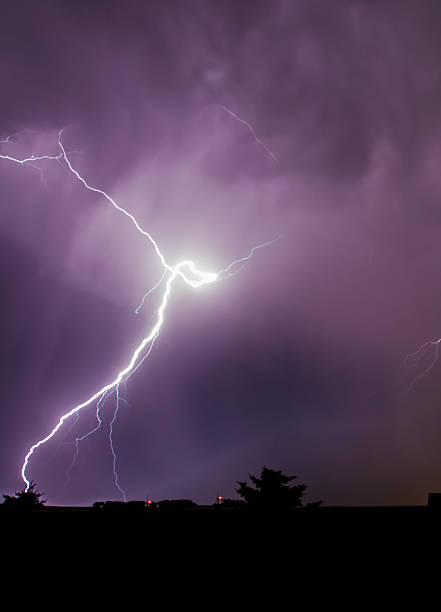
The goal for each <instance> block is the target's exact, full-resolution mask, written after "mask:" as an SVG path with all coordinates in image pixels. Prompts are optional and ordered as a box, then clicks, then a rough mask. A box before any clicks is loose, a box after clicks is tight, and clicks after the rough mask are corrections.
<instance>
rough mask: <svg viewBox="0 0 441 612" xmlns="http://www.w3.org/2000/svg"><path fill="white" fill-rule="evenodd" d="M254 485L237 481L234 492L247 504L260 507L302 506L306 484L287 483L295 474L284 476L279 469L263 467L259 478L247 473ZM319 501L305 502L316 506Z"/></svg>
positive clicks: (288, 507) (293, 478)
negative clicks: (291, 484)
mask: <svg viewBox="0 0 441 612" xmlns="http://www.w3.org/2000/svg"><path fill="white" fill-rule="evenodd" d="M249 478H250V480H251V482H252V483H253V484H254V485H255V486H254V487H252V486H250V485H248V484H247V483H246V482H245V481H244V482H241V481H238V482H237V484H238V485H239V487H238V488H237V489H236V492H237V493H239V495H240V496H241V497H243V499H244V500H245V502H246V504H247V505H248V506H254V507H260V508H268V509H269V508H286V509H292V508H301V507H303V501H302V497H303V494H304V492H305V490H306V485H304V484H298V485H294V486H290V485H289V483H290V482H291V481H293V480H295V479H296V478H297V477H296V476H285V475H284V474H282V471H281V470H271V469H269V468H267V467H265V466H264V467H263V468H262V471H261V474H260V478H257V477H256V476H252V475H251V474H249ZM320 503H321V502H315V503H314V504H307V506H308V507H312V506H318V505H320Z"/></svg>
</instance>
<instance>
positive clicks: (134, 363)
mask: <svg viewBox="0 0 441 612" xmlns="http://www.w3.org/2000/svg"><path fill="white" fill-rule="evenodd" d="M221 108H223V109H224V110H225V111H226V112H228V113H229V114H231V115H233V116H234V117H235V118H236V119H238V120H239V121H241V122H242V123H245V124H246V125H247V126H248V128H249V129H250V130H251V131H252V133H253V135H254V137H255V139H256V141H257V142H259V144H261V145H262V146H263V147H264V148H265V150H266V151H267V153H269V154H270V155H271V157H273V158H274V160H275V161H277V160H276V158H275V157H274V156H273V154H272V153H271V152H270V151H269V150H268V149H267V148H266V147H265V145H264V144H263V143H262V142H261V141H260V140H259V139H258V138H257V136H256V134H255V132H254V130H253V129H252V127H251V126H250V125H249V124H248V123H247V122H245V121H243V120H241V119H239V118H238V117H237V116H236V115H234V114H233V113H232V112H231V111H229V110H228V109H226V108H225V107H221ZM62 134H63V130H61V131H60V132H59V135H58V147H59V152H58V153H57V155H41V156H37V155H34V154H32V155H31V156H30V157H27V158H24V159H17V158H15V157H12V156H10V155H0V159H5V160H8V161H11V162H15V163H17V164H20V165H22V166H24V165H34V164H35V162H40V161H45V160H55V161H58V162H60V161H63V162H64V163H65V164H66V166H67V168H68V169H69V171H70V172H71V173H72V175H73V176H74V177H75V178H76V179H77V180H78V181H79V182H80V183H82V185H83V186H84V187H85V188H86V189H88V190H89V191H93V192H95V193H97V194H99V195H101V196H103V197H104V198H105V199H106V200H107V201H108V202H109V203H110V204H111V205H112V206H113V207H114V208H115V209H116V210H117V211H118V212H120V213H122V214H123V215H125V216H126V217H127V218H128V219H129V220H130V221H131V222H132V223H133V225H134V226H135V228H136V229H137V231H138V232H139V233H140V234H142V235H143V236H144V237H145V238H147V239H148V241H149V242H150V243H151V245H152V246H153V248H154V250H155V252H156V255H157V256H158V258H159V260H160V261H161V264H162V266H163V268H164V273H163V276H162V277H161V279H160V281H159V282H158V283H157V284H156V285H155V286H154V287H152V289H150V291H148V292H147V293H146V294H145V296H144V297H143V300H142V302H141V304H140V306H139V307H138V308H137V310H136V312H139V309H140V308H141V307H142V304H143V303H144V300H145V299H146V297H147V296H148V295H149V294H150V293H151V292H152V291H153V290H154V289H156V288H157V287H158V286H159V285H160V284H161V282H162V281H163V280H164V279H165V278H166V282H165V288H164V291H163V293H162V298H161V301H160V305H159V308H158V310H157V311H156V322H155V324H154V325H153V327H152V329H151V330H150V332H149V333H148V334H147V335H146V336H145V338H143V340H142V341H141V342H140V344H139V345H138V347H137V348H136V349H135V351H134V353H133V354H132V356H131V358H130V360H129V362H128V364H127V365H126V366H125V367H124V368H122V369H121V371H120V372H119V373H118V375H117V376H116V377H115V378H114V380H112V381H111V382H109V383H107V384H106V385H104V386H103V387H101V389H99V390H98V391H96V392H95V393H94V394H93V395H92V396H91V397H89V398H88V399H86V400H85V401H84V402H82V403H81V404H78V405H77V406H75V407H74V408H72V409H71V410H69V411H68V412H66V413H65V414H63V415H62V416H61V417H60V419H59V421H58V422H57V424H56V425H55V427H54V428H53V429H52V430H51V431H50V432H49V433H48V434H47V435H46V436H45V437H44V438H42V439H41V440H39V441H38V442H36V443H35V444H33V445H32V446H31V447H30V449H29V450H28V452H27V454H26V456H25V459H24V462H23V466H22V469H21V476H22V478H23V480H24V482H25V483H26V490H28V489H29V486H30V482H29V480H28V478H27V474H26V472H27V468H28V463H29V460H30V458H31V456H32V455H33V454H34V452H35V451H36V450H37V448H39V447H40V446H42V445H44V444H46V442H48V441H49V440H50V439H51V438H53V437H54V436H55V434H56V433H57V432H58V430H59V429H60V428H61V427H62V425H63V424H64V423H65V421H67V420H68V419H69V418H70V417H71V416H73V415H78V413H79V412H80V411H81V410H82V409H83V408H85V407H86V406H89V405H90V404H92V403H94V402H96V401H97V402H98V403H97V412H96V417H97V421H98V425H97V426H96V427H95V428H94V429H92V430H91V431H90V432H88V433H87V434H85V435H84V436H82V437H81V438H76V440H75V445H76V453H75V457H74V460H73V462H72V465H71V466H70V468H69V469H68V471H69V470H70V469H71V468H72V467H73V464H74V463H75V460H76V457H77V455H78V443H79V442H80V441H81V440H84V438H86V437H88V436H89V435H91V434H92V433H94V432H95V431H96V430H97V429H99V428H100V426H101V419H100V409H101V408H102V405H103V403H104V401H105V398H106V396H107V395H108V394H109V393H110V392H112V393H114V392H116V408H115V412H114V416H113V419H112V421H111V423H110V434H109V442H110V446H111V450H112V455H113V474H114V478H115V484H116V486H117V488H118V489H119V491H120V493H121V494H122V496H123V498H124V499H125V492H124V491H123V489H121V487H120V485H119V483H118V476H117V473H116V454H115V451H114V449H113V441H112V433H113V425H114V423H115V419H116V416H117V413H118V410H119V407H120V402H121V401H123V400H122V398H121V397H120V395H119V386H120V384H121V383H122V382H124V381H126V380H127V379H128V378H129V376H130V375H131V374H133V373H134V372H135V371H136V370H137V369H138V367H139V366H140V365H141V364H142V362H143V361H144V359H146V358H147V357H148V356H149V354H150V352H151V350H152V348H153V345H154V342H155V340H156V339H157V337H158V335H159V332H160V330H161V327H162V325H163V323H164V316H165V310H166V308H167V304H168V301H169V298H170V294H171V291H172V287H173V284H174V283H175V281H176V280H177V279H181V280H183V281H184V283H185V284H186V285H188V286H189V287H191V288H192V289H199V288H201V287H203V286H205V285H209V284H211V283H214V282H215V281H217V280H220V279H222V278H227V277H228V276H231V275H232V274H233V272H232V269H233V267H234V266H236V265H237V264H240V263H242V262H245V261H246V260H248V259H250V258H251V257H252V256H253V254H254V252H255V251H256V249H259V248H261V247H264V246H267V245H270V244H272V243H274V242H276V240H278V239H279V238H276V239H275V240H271V241H268V242H265V243H263V244H260V245H257V246H255V247H253V248H252V249H251V250H250V252H249V254H248V255H247V256H246V257H242V258H240V259H237V260H235V261H233V262H232V263H231V264H229V265H228V266H227V267H226V268H224V269H222V270H220V271H219V272H204V271H202V270H199V268H197V267H196V265H195V263H194V262H193V261H191V260H184V261H180V262H178V263H177V264H175V265H171V264H169V263H168V262H167V261H166V259H165V256H164V255H163V253H162V252H161V250H160V248H159V246H158V244H157V242H156V241H155V240H154V238H153V237H152V236H151V234H149V232H147V231H145V230H144V229H142V227H141V226H140V225H139V223H138V221H137V220H136V219H135V217H134V216H133V214H131V213H130V212H128V211H127V210H126V209H125V208H123V207H122V206H120V205H119V204H117V203H116V202H115V200H114V199H113V198H111V197H110V195H108V194H107V193H106V192H105V191H103V190H102V189H98V188H96V187H92V186H91V185H89V184H88V183H87V181H86V180H85V179H84V177H82V176H81V175H80V174H79V172H78V171H77V170H76V169H75V168H74V167H73V166H72V163H71V161H70V159H69V157H68V155H67V153H66V150H65V148H64V146H63V143H62ZM11 140H12V137H8V138H7V139H6V140H3V141H1V142H2V143H9V142H10V141H11ZM36 167H37V169H39V170H41V168H39V167H38V166H36ZM147 347H148V349H147V350H146V348H147Z"/></svg>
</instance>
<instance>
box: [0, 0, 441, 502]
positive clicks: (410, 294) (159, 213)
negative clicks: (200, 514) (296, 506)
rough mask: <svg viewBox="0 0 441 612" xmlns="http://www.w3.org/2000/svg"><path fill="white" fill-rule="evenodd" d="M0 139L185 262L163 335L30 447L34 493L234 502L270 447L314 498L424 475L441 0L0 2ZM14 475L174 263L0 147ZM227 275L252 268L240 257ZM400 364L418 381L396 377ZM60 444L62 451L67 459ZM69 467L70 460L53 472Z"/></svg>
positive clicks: (111, 364) (108, 363)
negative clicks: (202, 277) (194, 273)
mask: <svg viewBox="0 0 441 612" xmlns="http://www.w3.org/2000/svg"><path fill="white" fill-rule="evenodd" d="M0 18H1V23H2V26H3V28H2V36H1V37H0V50H1V55H0V57H1V62H0V77H1V78H0V83H1V89H2V96H1V99H0V110H1V113H0V155H3V156H11V157H14V158H16V159H23V158H25V157H31V156H34V157H39V156H43V155H47V156H49V157H53V158H56V157H57V156H58V155H59V148H58V144H57V143H58V132H59V130H60V129H63V144H64V146H65V148H66V151H67V153H68V156H69V159H70V160H71V161H72V164H73V166H74V168H76V169H78V171H79V172H80V173H81V176H83V177H84V178H85V180H86V181H87V182H88V183H89V184H90V185H94V186H97V187H98V188H99V189H103V190H104V191H105V192H106V193H108V194H110V195H111V197H112V198H114V199H115V201H117V202H118V203H119V204H120V205H121V206H123V207H124V208H125V209H126V210H128V211H130V212H131V213H133V215H135V217H136V219H137V220H138V221H139V224H140V226H141V227H143V228H145V229H146V230H147V231H148V232H149V233H150V234H151V235H152V236H154V238H155V240H157V242H158V244H160V248H161V251H162V252H163V253H164V254H165V256H166V259H167V261H168V262H172V264H173V265H174V264H176V263H177V262H178V261H181V260H183V259H191V260H193V261H194V262H196V264H197V266H198V267H199V268H200V269H202V270H207V271H210V270H213V271H216V270H222V269H227V268H228V265H229V264H230V263H231V262H232V261H235V260H238V259H241V258H243V257H246V256H247V255H248V253H250V249H252V247H253V246H256V245H261V244H263V243H266V242H268V241H272V240H273V239H275V238H277V237H278V236H282V237H281V238H280V239H279V240H277V242H276V243H275V244H272V245H268V247H265V248H262V249H259V250H256V251H255V252H254V253H253V256H252V258H251V259H250V260H249V261H245V262H243V263H244V264H245V265H244V267H243V269H240V270H237V273H234V274H233V275H231V276H230V275H229V274H228V273H226V274H225V276H228V278H226V279H224V280H222V282H218V283H213V284H211V285H210V287H207V288H206V290H205V289H204V290H203V291H193V290H191V288H189V287H187V286H186V285H185V283H181V284H180V285H176V288H175V289H174V291H173V295H172V297H171V299H170V301H169V304H168V306H167V315H166V321H165V324H164V326H163V328H162V329H161V334H160V336H159V337H158V338H157V340H156V343H155V346H154V350H153V351H152V352H151V355H150V356H149V359H147V360H146V361H145V362H144V363H143V364H142V366H141V367H140V368H139V369H138V370H137V371H136V373H134V374H133V376H131V377H130V379H129V380H128V381H127V383H125V384H124V385H121V387H120V389H119V392H120V394H121V398H122V400H121V401H120V403H119V409H118V415H117V418H116V419H115V420H114V421H113V419H114V414H115V408H116V404H115V397H112V398H110V397H109V398H106V401H105V402H103V405H102V406H101V409H100V418H101V420H102V426H101V427H100V428H98V429H97V431H95V432H94V433H93V435H90V436H88V437H85V438H84V439H83V440H81V442H79V453H78V455H77V456H76V443H75V441H76V439H78V438H81V437H83V436H84V435H85V434H86V433H87V432H89V431H91V430H92V429H93V428H95V427H96V424H97V420H96V404H95V405H92V406H90V407H89V408H88V409H86V410H84V411H82V412H81V415H80V416H79V417H78V419H75V418H74V419H72V421H69V422H68V423H66V425H65V426H64V427H63V428H61V429H60V431H58V432H57V435H56V436H54V438H53V439H52V440H50V443H48V444H47V445H45V446H44V448H39V449H38V453H35V455H34V456H33V457H32V463H31V464H30V465H29V475H30V477H31V478H32V479H34V480H35V481H36V482H37V483H38V487H39V488H40V489H41V490H43V491H44V492H45V497H46V498H47V499H48V501H49V502H50V503H58V504H89V503H91V502H93V501H95V500H98V499H112V498H113V499H116V498H118V497H119V492H118V490H117V489H116V487H115V480H114V475H113V470H112V466H114V458H113V456H112V453H111V450H110V448H109V428H110V427H111V430H112V432H111V433H112V442H113V446H114V449H115V453H116V456H117V469H118V482H119V484H120V486H121V487H122V488H123V489H124V491H125V492H126V494H127V497H128V499H143V498H145V497H146V496H147V495H148V496H149V497H150V498H152V499H161V498H167V497H181V498H192V499H194V500H195V501H197V502H200V503H204V502H205V503H210V502H211V501H213V500H214V499H215V497H216V496H217V495H219V494H222V495H224V496H232V495H233V494H234V487H235V484H236V481H237V480H238V479H245V478H246V476H247V474H248V473H249V472H251V473H256V472H258V471H259V470H260V468H261V467H262V466H263V465H264V464H265V465H267V466H268V467H272V468H275V469H283V470H284V471H285V472H287V473H293V474H297V475H298V476H299V478H300V479H301V480H302V481H304V482H305V483H306V484H307V485H308V492H310V495H311V498H312V499H317V498H319V499H323V500H324V501H325V502H326V503H327V504H354V505H355V504H389V503H390V504H413V503H424V501H425V497H426V494H427V491H428V490H430V489H432V490H436V489H438V488H439V485H438V480H439V473H440V471H441V453H440V441H439V435H438V434H439V430H440V427H441V409H440V398H441V376H440V374H441V371H440V368H439V367H438V363H435V364H434V365H433V367H431V369H430V371H429V372H428V374H427V376H425V377H421V378H418V375H419V374H420V373H421V372H424V370H425V369H428V368H429V367H430V366H431V364H432V359H433V357H434V355H433V354H430V353H428V354H424V355H422V357H421V361H419V362H418V363H413V362H412V361H411V360H410V361H409V360H407V361H406V360H405V357H406V355H410V354H413V353H414V352H416V351H418V349H419V347H421V346H423V345H424V343H426V342H429V341H436V340H437V339H438V338H439V337H440V336H441V317H440V314H439V313H440V312H441V290H439V283H438V264H439V261H440V257H441V241H440V240H439V233H440V232H441V178H440V176H441V174H440V170H439V168H440V164H441V123H440V110H439V99H440V95H441V81H440V79H439V66H440V62H441V45H440V43H439V27H440V25H441V8H440V7H439V6H438V3H435V2H424V3H415V2H411V1H407V0H404V1H403V2H400V3H396V2H393V1H388V0H386V1H384V2H381V3H379V2H364V1H362V0H357V1H356V0H350V1H340V0H335V1H333V2H329V3H324V2H321V1H319V0H289V1H282V0H276V1H274V2H270V1H268V0H265V1H264V0H256V1H253V2H248V1H242V2H234V1H233V0H231V1H230V0H225V1H222V2H214V1H207V0H205V1H202V0H200V1H197V0H192V1H190V0H188V1H186V0H183V1H181V2H173V1H165V2H161V3H158V2H148V1H137V0H132V1H131V2H122V1H115V2H106V3H104V2H103V3H100V2H94V3H78V2H74V1H63V2H62V3H60V2H56V1H55V0H54V1H52V2H50V1H48V0H43V1H42V2H39V3H38V4H36V3H35V4H34V3H31V2H27V3H26V2H24V3H11V4H10V5H6V4H5V5H3V6H2V7H1V9H0ZM0 194H1V210H2V215H1V217H0V231H1V236H2V240H1V243H0V248H1V257H0V274H1V277H0V278H1V281H2V296H3V300H2V317H1V318H0V328H1V338H2V343H1V351H2V356H1V370H0V371H1V383H2V409H1V410H0V432H1V444H0V452H1V462H0V465H1V472H0V483H1V486H2V490H3V491H4V492H8V491H11V490H14V489H16V488H18V487H20V486H21V485H22V482H21V480H20V470H21V466H22V463H23V458H24V457H25V455H26V453H27V451H28V449H29V448H30V446H31V445H32V444H34V443H35V442H36V441H37V440H40V439H41V438H42V437H44V436H45V435H46V434H47V433H48V432H50V431H51V430H52V429H53V427H54V425H55V424H56V423H57V422H58V420H59V418H60V416H61V415H62V414H64V413H65V412H68V411H69V410H70V409H71V408H73V407H74V406H75V405H78V404H79V403H81V402H83V401H85V400H86V399H87V398H88V397H90V396H92V395H93V394H94V393H95V392H96V391H98V390H99V389H101V388H102V387H103V386H104V385H105V384H106V382H108V381H110V380H113V379H114V378H115V373H118V372H119V371H120V370H121V369H122V368H123V367H124V366H125V364H126V363H127V362H128V358H129V356H130V355H131V354H132V353H133V352H134V350H135V349H136V347H137V345H138V344H139V342H140V339H142V338H143V337H144V336H145V335H146V330H148V329H151V328H152V326H153V325H154V317H155V313H156V311H157V308H158V305H159V300H160V296H161V286H162V285H160V287H159V288H158V289H156V290H155V291H154V292H153V293H152V294H150V295H148V296H147V297H146V299H145V302H144V303H143V306H142V309H140V310H139V311H138V314H136V313H135V310H137V309H138V306H139V305H140V303H141V301H142V299H143V296H144V295H145V294H146V291H148V289H149V288H151V287H153V286H154V285H155V284H156V283H158V281H159V280H160V279H161V275H162V274H163V268H162V266H161V262H160V261H159V259H158V257H157V256H156V254H155V252H154V249H153V248H150V247H148V246H147V245H146V242H145V240H144V239H143V236H141V235H139V232H136V230H134V227H133V224H131V223H130V222H127V220H126V219H124V218H122V217H121V215H119V214H116V213H115V210H114V209H112V207H111V206H109V204H108V202H106V200H105V198H103V197H101V196H100V195H99V194H97V193H92V192H90V191H88V190H87V189H85V188H84V186H83V185H81V184H80V182H79V181H78V180H75V177H74V176H72V173H71V172H69V169H68V168H67V167H66V164H65V163H64V162H63V160H60V159H46V160H40V161H38V162H37V161H35V162H34V161H32V160H31V163H29V164H26V165H20V164H17V163H13V162H11V161H9V160H7V159H0ZM238 267H240V266H238ZM415 379H417V380H416V381H415V383H414V384H412V381H414V380H415ZM74 457H75V462H74V464H73V459H74ZM66 471H68V479H66Z"/></svg>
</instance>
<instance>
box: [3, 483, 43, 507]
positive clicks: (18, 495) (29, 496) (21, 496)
mask: <svg viewBox="0 0 441 612" xmlns="http://www.w3.org/2000/svg"><path fill="white" fill-rule="evenodd" d="M35 486H36V485H35V482H33V481H32V480H31V482H30V484H29V487H28V490H27V491H26V490H25V489H22V490H21V491H16V492H15V495H3V497H4V501H3V506H5V508H9V509H11V510H35V509H37V508H41V507H42V506H43V505H44V503H45V502H46V500H45V499H40V498H41V497H42V495H43V494H42V493H40V492H39V491H38V490H36V489H35Z"/></svg>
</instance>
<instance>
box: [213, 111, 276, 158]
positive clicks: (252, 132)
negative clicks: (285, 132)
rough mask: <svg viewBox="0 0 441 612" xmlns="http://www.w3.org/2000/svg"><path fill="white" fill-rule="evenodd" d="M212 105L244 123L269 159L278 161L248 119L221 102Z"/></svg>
mask: <svg viewBox="0 0 441 612" xmlns="http://www.w3.org/2000/svg"><path fill="white" fill-rule="evenodd" d="M214 106H217V108H221V109H222V110H224V111H225V112H226V113H228V114H229V115H231V117H233V118H234V119H236V120H237V121H239V123H242V124H243V125H245V126H246V127H247V128H248V130H249V131H250V132H251V134H252V136H253V138H254V140H255V141H256V142H257V144H258V145H260V146H261V147H262V148H263V149H264V150H265V151H266V153H267V155H269V156H270V157H271V159H272V160H273V161H274V162H276V164H278V163H279V160H278V159H277V157H276V156H275V155H274V153H273V152H272V151H271V150H270V149H268V147H267V146H266V144H265V143H264V142H263V141H262V140H260V138H259V137H258V136H257V134H256V131H255V129H254V128H253V126H252V125H251V124H250V123H248V121H245V119H241V118H240V117H239V116H238V115H236V113H233V111H232V110H230V109H229V108H227V107H226V106H223V105H222V104H215V105H214Z"/></svg>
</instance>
